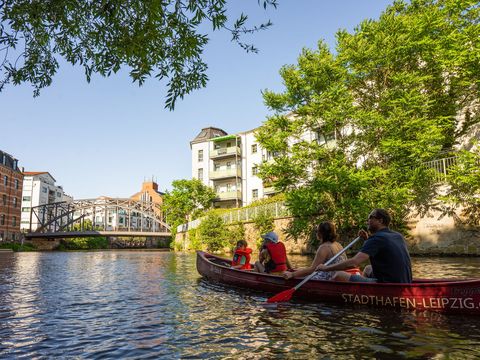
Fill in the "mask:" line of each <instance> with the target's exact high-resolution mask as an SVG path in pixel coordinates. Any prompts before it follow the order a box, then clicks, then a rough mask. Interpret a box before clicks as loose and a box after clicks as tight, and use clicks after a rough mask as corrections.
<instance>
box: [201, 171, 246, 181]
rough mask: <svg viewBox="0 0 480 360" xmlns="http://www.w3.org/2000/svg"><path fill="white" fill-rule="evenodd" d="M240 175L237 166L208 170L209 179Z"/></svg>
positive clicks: (240, 172)
mask: <svg viewBox="0 0 480 360" xmlns="http://www.w3.org/2000/svg"><path fill="white" fill-rule="evenodd" d="M241 175H242V171H241V170H240V169H239V168H231V169H226V170H216V171H210V174H209V176H210V179H211V180H218V179H226V178H231V177H240V176H241Z"/></svg>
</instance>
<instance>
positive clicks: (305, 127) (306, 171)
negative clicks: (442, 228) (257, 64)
mask: <svg viewBox="0 0 480 360" xmlns="http://www.w3.org/2000/svg"><path fill="white" fill-rule="evenodd" d="M479 13H480V7H479V5H478V2H477V1H473V0H462V1H457V0H412V1H411V2H405V1H396V2H395V3H394V4H393V5H392V6H390V7H388V8H387V9H386V11H385V12H384V13H382V15H381V16H380V18H379V19H378V20H376V21H374V20H365V21H363V22H362V23H361V24H360V25H359V26H357V27H356V28H355V30H354V32H353V33H352V34H350V33H347V32H346V31H343V30H342V31H339V32H338V33H337V48H336V52H335V53H332V52H331V51H330V50H329V49H328V47H327V46H326V44H325V43H323V42H321V41H320V42H319V44H318V48H317V49H316V50H315V51H314V50H308V49H304V50H303V51H302V53H301V55H300V57H299V59H298V64H297V65H289V66H285V67H283V68H282V69H281V71H280V74H281V76H282V78H283V80H284V83H285V87H286V90H285V91H284V92H283V93H274V92H272V91H268V90H266V91H264V94H263V95H264V100H265V103H266V104H267V106H268V107H269V108H270V109H271V110H273V111H274V112H275V113H274V115H273V116H271V117H270V118H268V119H267V121H266V122H265V123H264V125H263V126H262V127H261V129H260V130H259V132H258V135H257V139H258V141H259V142H260V143H261V144H262V146H264V147H265V148H266V149H267V150H269V151H270V152H272V153H274V154H276V157H275V159H274V160H273V162H270V163H266V164H264V165H263V166H262V168H261V171H260V174H261V176H262V177H263V178H267V179H274V183H275V186H276V187H277V188H280V189H283V190H284V191H286V196H287V203H288V204H289V206H290V208H291V210H292V213H293V215H295V216H296V220H295V221H294V222H293V224H292V227H291V228H290V231H291V232H292V234H294V235H299V234H300V233H304V234H305V233H308V232H310V231H311V229H312V226H313V224H314V222H316V221H319V220H325V219H331V220H334V221H336V222H337V223H338V224H339V225H340V228H341V229H342V230H343V231H344V232H347V233H348V232H349V231H350V230H353V229H354V228H357V229H358V226H361V225H362V224H363V222H364V219H366V216H367V214H368V212H369V211H370V210H371V209H372V208H373V207H385V208H388V209H390V210H391V211H392V212H393V213H394V215H395V216H394V219H396V221H397V224H395V225H396V226H401V225H402V221H403V219H404V216H405V215H406V214H407V213H408V212H409V211H410V209H411V207H412V206H413V207H416V209H417V210H419V211H426V210H427V209H428V204H429V201H430V200H431V199H432V198H433V197H435V196H436V187H435V184H434V181H433V177H432V176H431V171H432V170H431V169H427V168H425V167H424V166H422V164H423V163H424V162H425V161H429V160H432V159H434V158H436V157H438V156H440V155H441V154H444V153H445V152H448V151H450V150H451V148H452V146H454V145H455V144H456V142H457V141H458V139H459V138H460V137H461V136H463V135H464V134H466V133H468V131H469V130H470V129H471V127H472V126H473V125H475V124H477V123H479V122H480V102H479V101H478V100H479V93H480V81H479V79H478V73H480V59H479V57H478V54H479V53H480V42H479V41H478V39H479V38H480V26H479V23H478V20H479V18H480V16H479ZM308 132H309V133H315V134H317V141H313V142H312V141H307V140H305V139H304V134H305V133H308ZM328 139H334V141H332V142H328V141H326V140H328ZM292 143H294V145H292Z"/></svg>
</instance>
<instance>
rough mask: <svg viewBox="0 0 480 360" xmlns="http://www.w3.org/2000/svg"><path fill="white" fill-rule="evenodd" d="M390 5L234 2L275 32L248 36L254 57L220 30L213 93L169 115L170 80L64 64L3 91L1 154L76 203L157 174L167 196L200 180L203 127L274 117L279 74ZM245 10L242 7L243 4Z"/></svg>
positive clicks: (198, 95)
mask: <svg viewBox="0 0 480 360" xmlns="http://www.w3.org/2000/svg"><path fill="white" fill-rule="evenodd" d="M392 2H393V1H390V0H335V1H334V0H279V6H278V8H277V9H276V10H274V9H273V8H271V9H267V11H264V10H263V8H261V7H259V6H258V5H257V1H256V0H243V1H238V0H237V1H230V3H229V4H230V6H229V12H230V13H231V14H232V16H238V15H239V14H240V13H241V12H242V11H243V12H246V13H248V14H249V17H250V23H252V24H253V23H259V22H262V21H266V20H267V19H271V20H272V22H273V23H274V25H273V26H272V27H271V28H270V29H269V30H267V31H264V32H261V33H257V34H255V35H254V36H251V37H246V38H245V40H246V41H248V42H253V43H254V45H255V46H256V47H257V48H259V49H260V52H259V54H247V53H245V52H244V51H243V50H242V49H240V48H239V47H238V46H237V45H236V44H234V43H232V42H230V35H229V34H228V33H222V32H215V33H210V34H209V36H210V43H209V44H208V46H207V48H206V49H205V60H206V61H207V63H208V66H209V69H208V76H209V79H210V81H209V82H208V84H207V87H206V88H204V89H201V90H198V91H195V92H193V93H191V94H190V95H188V96H187V97H186V98H185V99H184V100H183V101H179V102H178V103H177V105H176V109H175V111H173V112H171V111H168V110H165V109H164V98H165V94H166V88H165V83H162V82H158V81H157V80H156V79H149V80H147V82H146V83H145V84H144V85H143V86H142V87H138V85H136V84H133V83H132V81H131V79H130V78H129V77H128V73H127V72H126V71H121V72H119V73H118V74H116V75H114V76H111V77H110V78H102V77H100V76H94V77H93V78H92V81H91V82H90V84H89V83H87V82H86V80H85V77H84V74H83V70H82V69H81V68H79V67H72V66H71V65H69V64H62V65H61V66H60V69H59V71H58V73H57V75H56V76H55V78H54V80H53V83H52V85H51V86H50V87H49V88H46V89H43V90H42V92H41V94H40V96H39V97H37V98H33V95H32V94H33V89H32V87H31V86H30V85H29V84H23V85H20V86H16V87H14V86H11V85H10V86H8V87H7V88H6V89H5V90H4V91H3V92H1V93H0V119H1V121H0V124H1V130H0V134H1V135H0V136H1V137H0V149H1V150H4V151H6V152H8V153H10V154H11V155H13V156H14V157H16V158H17V159H18V160H19V165H20V166H21V167H22V166H23V167H24V168H25V171H48V172H50V174H52V176H53V177H54V178H55V179H56V180H57V184H58V185H62V186H63V187H64V190H65V192H66V193H68V194H70V195H72V196H74V198H76V199H84V198H93V197H97V196H101V195H106V196H111V197H128V196H130V195H132V194H134V193H135V192H137V191H139V190H140V187H141V183H142V182H143V181H144V179H150V178H152V176H153V177H154V178H155V179H156V181H157V182H158V184H159V188H160V190H165V189H170V188H171V182H172V180H175V179H182V178H190V174H191V162H190V145H189V142H190V141H191V140H192V139H193V138H194V137H195V136H196V135H197V134H198V132H199V131H200V129H201V128H202V127H207V126H216V127H220V128H222V129H224V130H225V131H227V132H228V133H236V132H240V131H245V130H249V129H252V128H255V127H257V126H260V125H261V123H262V122H263V121H264V120H265V117H266V116H268V110H267V109H266V107H265V106H264V104H263V99H262V96H261V91H262V90H264V89H270V90H275V91H281V90H282V89H283V87H282V79H281V78H280V75H279V73H278V72H279V70H280V68H281V67H282V66H283V65H286V64H294V63H296V59H297V57H298V55H299V54H300V52H301V50H302V48H304V47H307V48H315V47H316V45H317V42H318V40H320V39H324V40H325V41H326V42H327V43H328V44H329V45H330V47H331V48H334V46H335V33H336V32H337V30H338V29H347V30H348V31H353V29H354V27H355V26H356V25H357V24H359V23H360V22H361V21H362V20H363V19H367V18H373V19H376V18H378V16H379V15H380V13H381V12H382V11H383V10H384V9H385V8H386V7H387V6H388V5H389V4H391V3H392ZM240 5H241V6H240Z"/></svg>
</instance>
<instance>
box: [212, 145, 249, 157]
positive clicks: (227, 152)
mask: <svg viewBox="0 0 480 360" xmlns="http://www.w3.org/2000/svg"><path fill="white" fill-rule="evenodd" d="M240 154H241V150H240V148H239V147H238V146H231V147H227V148H220V149H215V150H213V151H212V152H211V153H210V159H218V158H223V157H229V156H235V155H240Z"/></svg>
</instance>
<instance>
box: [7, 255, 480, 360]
mask: <svg viewBox="0 0 480 360" xmlns="http://www.w3.org/2000/svg"><path fill="white" fill-rule="evenodd" d="M292 260H293V263H294V264H296V265H297V266H300V265H303V264H304V263H305V262H306V261H308V259H307V258H305V257H294V258H293V259H292ZM413 260H414V275H415V276H417V277H442V276H447V277H472V276H475V277H480V268H479V265H480V258H414V259H413ZM265 300H266V296H265V295H262V294H258V293H252V292H248V291H244V290H239V289H228V288H224V287H222V286H219V285H214V284H210V283H208V282H206V281H204V280H202V279H201V278H200V276H199V275H198V273H197V271H196V269H195V256H194V254H175V253H168V252H166V253H163V252H133V251H132V252H125V251H122V252H120V251H119V252H114V251H112V252H78V253H17V254H0V358H25V359H27V358H28V359H31V358H89V359H90V358H91V359H102V358H103V359H108V358H135V359H147V358H151V359H159V358H165V359H172V358H173V359H175V358H182V359H188V358H222V359H225V358H226V359H229V358H230V359H273V358H296V359H307V358H314V359H339V358H340V359H362V358H365V359H371V358H385V359H395V358H416V359H430V358H435V359H474V358H480V318H475V317H470V318H469V317H465V316H448V317H447V316H444V315H440V314H434V313H432V314H431V313H419V314H415V313H411V312H395V311H392V310H383V309H369V308H364V307H357V308H351V307H350V308H347V307H341V306H335V305H331V304H280V305H266V304H265Z"/></svg>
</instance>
